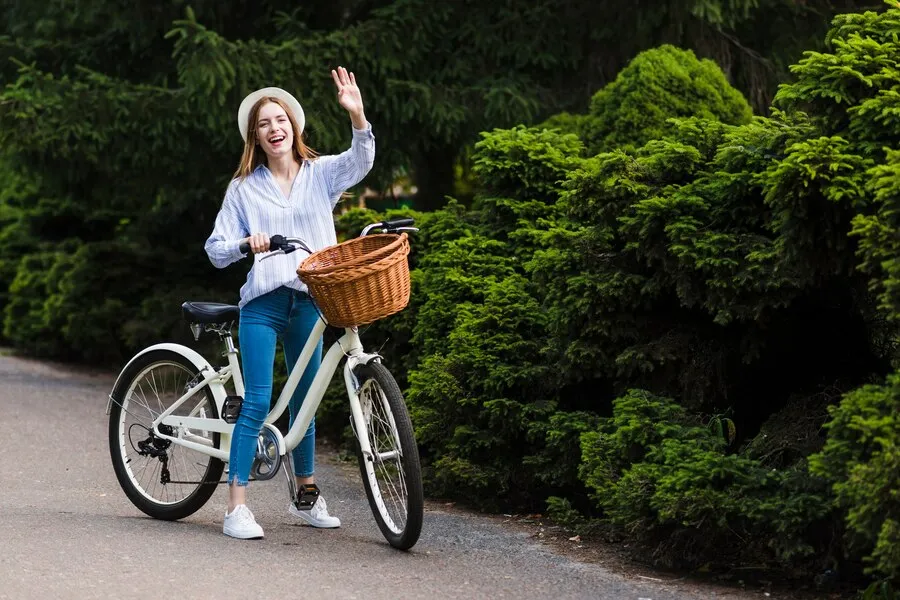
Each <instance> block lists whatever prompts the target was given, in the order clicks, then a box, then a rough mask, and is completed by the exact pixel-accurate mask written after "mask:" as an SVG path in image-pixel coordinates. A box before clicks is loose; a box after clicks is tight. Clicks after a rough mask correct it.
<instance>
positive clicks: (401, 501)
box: [354, 363, 424, 550]
mask: <svg viewBox="0 0 900 600" xmlns="http://www.w3.org/2000/svg"><path fill="white" fill-rule="evenodd" d="M354 374H355V375H356V377H357V380H358V381H359V385H360V388H359V396H360V404H362V405H363V414H364V416H365V417H366V421H367V426H368V430H369V440H370V443H371V444H372V446H373V447H372V451H373V454H374V453H377V452H379V451H383V450H388V452H390V451H391V450H390V449H389V448H387V447H386V446H391V447H392V448H394V450H396V442H397V441H399V446H400V448H399V450H400V452H399V453H396V452H394V454H395V456H393V457H391V458H390V459H388V460H376V459H375V458H374V456H369V457H366V456H363V454H362V452H361V451H360V450H359V448H358V447H357V451H358V452H357V453H358V455H359V470H360V473H361V474H362V480H363V487H364V488H365V490H366V497H368V499H369V507H370V508H371V509H372V514H373V515H374V516H375V521H376V522H377V523H378V528H379V529H381V533H382V534H383V535H384V537H385V539H387V541H388V543H389V544H390V545H391V546H393V547H394V548H398V549H400V550H409V549H410V548H412V547H413V546H414V545H415V543H416V542H417V541H418V540H419V534H420V533H421V532H422V518H423V513H424V495H423V492H422V471H421V467H420V465H419V449H418V446H416V440H415V437H414V435H413V427H412V421H410V419H409V412H408V411H407V410H406V403H405V402H404V401H403V394H401V393H400V388H399V387H398V386H397V382H396V381H395V380H394V377H393V376H392V375H391V374H390V372H389V371H388V370H387V369H386V368H385V367H384V366H383V365H381V364H379V363H369V364H368V365H360V366H359V367H357V368H356V370H355V371H354ZM367 402H368V403H370V405H371V406H374V407H375V408H374V410H373V409H372V408H371V407H369V408H368V409H367V407H366V403H367ZM388 411H389V412H390V414H388ZM379 413H380V414H379ZM373 414H374V415H375V418H373ZM378 416H381V417H382V418H380V419H379V418H377V417H378ZM391 418H392V419H393V423H394V424H395V427H391V426H390V421H391ZM390 429H393V435H392V434H391V432H390V431H389V430H390ZM373 432H374V435H373ZM391 438H393V439H391ZM382 454H386V452H383V453H382ZM397 454H398V455H397ZM392 475H396V476H397V479H398V481H399V482H400V483H399V485H394V486H386V485H385V481H384V480H385V479H386V478H388V477H391V476H392ZM397 487H403V488H405V489H404V490H403V492H404V493H403V494H402V497H398V498H393V499H391V500H390V506H389V505H388V502H386V501H385V500H384V498H383V496H384V492H385V491H386V492H387V493H389V494H391V495H394V493H395V492H399V491H400V490H398V489H397ZM382 488H386V490H385V489H382ZM392 488H393V489H392ZM396 495H398V496H399V495H400V494H399V493H398V494H396Z"/></svg>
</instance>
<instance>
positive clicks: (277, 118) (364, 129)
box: [205, 67, 375, 539]
mask: <svg viewBox="0 0 900 600" xmlns="http://www.w3.org/2000/svg"><path fill="white" fill-rule="evenodd" d="M331 76H332V78H333V79H334V84H335V86H336V87H337V97H338V102H339V103H340V105H341V106H342V107H343V108H344V109H345V110H346V111H347V112H348V113H349V115H350V121H351V124H352V126H353V139H352V143H351V146H350V149H349V150H347V151H345V152H343V153H342V154H339V155H334V156H322V157H318V158H317V157H316V155H315V154H314V153H313V152H312V151H311V150H310V149H309V148H308V147H307V146H306V145H305V144H304V143H303V140H302V139H301V134H302V133H303V126H304V124H305V117H304V114H303V109H302V108H301V107H300V104H299V103H298V102H297V100H296V99H295V98H294V97H293V96H292V95H290V94H289V93H287V92H285V91H284V90H281V89H279V88H263V89H261V90H257V91H256V92H253V93H252V94H250V95H249V96H247V97H246V98H244V100H243V102H241V106H240V109H239V110H238V126H239V128H240V130H241V135H242V136H243V138H244V152H243V155H242V156H241V161H240V165H239V166H238V170H237V172H236V173H235V174H234V179H233V180H232V182H231V183H230V184H229V186H228V189H227V191H226V193H225V200H224V202H223V203H222V208H221V209H220V210H219V214H218V216H217V217H216V223H215V227H214V229H213V232H212V235H210V237H209V239H208V240H207V241H206V246H205V248H206V253H207V254H208V255H209V259H210V261H211V262H212V263H213V265H215V266H216V267H218V268H220V269H221V268H224V267H226V266H228V265H229V264H231V263H233V262H235V261H238V260H240V259H241V258H242V257H243V255H242V254H241V252H240V250H239V249H238V248H239V246H240V245H241V243H243V242H248V243H249V245H250V248H251V250H252V251H253V254H254V263H253V267H252V268H251V269H250V273H249V274H248V275H247V282H246V283H245V284H244V285H243V286H242V287H241V292H240V294H241V298H240V302H239V306H240V309H241V314H240V327H239V335H240V344H241V355H242V363H243V375H244V383H245V397H244V402H243V406H242V408H241V413H240V417H239V418H238V420H237V422H236V423H235V426H234V434H233V436H232V438H231V450H230V455H229V472H228V509H227V511H226V513H225V522H224V525H223V532H224V533H225V534H226V535H229V536H231V537H236V538H240V539H252V538H261V537H263V529H262V527H260V526H259V525H258V524H257V523H256V519H255V518H254V516H253V513H252V512H250V509H249V508H247V505H246V489H247V482H248V478H249V476H250V467H251V465H252V463H253V459H254V457H255V456H256V443H257V437H258V436H259V432H260V430H261V429H262V425H263V421H264V420H265V417H266V414H267V412H268V410H269V402H270V398H271V396H272V369H273V365H274V361H275V345H276V341H277V340H278V339H281V340H282V341H283V344H284V354H285V360H286V362H287V367H288V370H290V369H291V368H293V366H294V364H295V362H296V360H297V358H298V357H299V356H300V352H301V351H302V349H303V345H304V344H305V343H306V340H307V338H308V336H309V333H310V331H311V330H312V327H313V325H314V324H315V322H316V320H317V318H318V314H317V312H316V309H315V307H314V306H313V304H312V302H311V300H310V298H309V296H308V295H307V293H306V286H305V285H304V284H303V283H302V282H301V281H300V280H299V279H298V278H297V273H296V270H297V267H298V266H299V264H300V262H301V261H302V259H303V258H305V257H306V256H307V255H306V253H305V252H302V251H299V250H298V251H297V252H294V253H292V254H287V255H283V256H281V255H279V256H275V257H273V258H270V259H268V260H265V261H263V262H260V257H259V256H258V255H259V254H260V253H263V252H266V251H268V249H269V235H270V234H272V235H274V234H276V233H277V234H281V235H284V236H286V237H298V238H302V239H303V240H304V241H305V242H306V243H307V244H308V245H309V247H310V248H311V249H312V250H313V251H316V250H320V249H322V248H325V247H327V246H330V245H333V244H335V243H337V236H336V234H335V230H334V220H333V217H332V211H333V209H334V206H335V204H336V203H337V200H338V198H340V195H341V193H342V192H343V191H345V190H346V189H347V188H349V187H351V186H353V185H355V184H357V183H359V182H360V181H361V180H362V179H363V177H365V175H366V174H367V173H368V172H369V170H370V169H371V168H372V163H373V161H374V159H375V138H374V136H373V135H372V126H371V124H369V123H368V121H366V117H365V113H364V112H363V102H362V96H361V95H360V92H359V87H357V85H356V78H355V77H354V75H353V73H348V72H347V70H346V69H344V68H343V67H338V69H337V70H336V71H334V70H332V71H331ZM321 357H322V340H321V339H320V340H319V346H318V348H317V350H316V352H315V354H314V356H313V358H312V360H311V361H310V364H309V366H308V367H307V369H306V371H305V372H304V374H303V377H302V378H301V379H300V383H299V385H298V386H297V390H296V391H295V393H294V395H293V397H292V398H291V402H290V414H291V424H293V422H294V419H295V417H296V415H297V412H298V411H299V409H300V404H301V403H302V401H303V398H304V396H305V395H306V392H307V390H308V389H309V386H310V384H311V383H312V380H313V377H314V376H315V373H316V370H317V369H318V367H319V364H320V363H321ZM293 459H294V460H293V462H294V474H295V476H296V480H297V487H298V489H299V490H302V491H304V492H305V493H306V494H307V495H306V496H305V497H306V498H309V497H312V498H315V497H316V495H317V494H318V488H317V487H316V486H315V474H314V473H315V419H313V422H312V423H310V426H309V429H308V430H307V432H306V435H305V436H304V438H303V440H302V441H301V442H300V444H299V445H298V446H297V448H295V449H294V451H293ZM304 509H305V510H304ZM289 511H290V513H291V514H293V515H295V516H297V517H299V518H301V519H303V520H305V521H307V522H308V523H310V524H311V525H313V526H315V527H339V526H340V524H341V522H340V520H338V519H337V518H336V517H333V516H331V515H329V514H328V509H327V506H326V504H325V499H324V498H322V497H321V496H318V498H317V499H316V500H315V503H314V504H313V506H312V508H311V509H309V507H308V506H303V505H301V504H300V503H299V502H298V499H296V498H295V499H294V501H293V502H292V503H291V505H290V507H289Z"/></svg>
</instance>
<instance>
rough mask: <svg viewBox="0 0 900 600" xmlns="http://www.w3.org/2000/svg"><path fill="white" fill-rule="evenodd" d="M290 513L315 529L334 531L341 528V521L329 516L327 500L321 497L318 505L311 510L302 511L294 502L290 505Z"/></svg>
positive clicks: (314, 505)
mask: <svg viewBox="0 0 900 600" xmlns="http://www.w3.org/2000/svg"><path fill="white" fill-rule="evenodd" d="M288 511H290V513H291V514H292V515H294V516H295V517H300V518H301V519H303V520H304V521H306V522H307V523H309V524H310V525H312V526H313V527H322V528H324V529H333V528H335V527H340V526H341V520H340V519H338V518H337V517H332V516H331V515H329V514H328V506H327V505H326V504H325V498H323V497H322V496H319V498H318V499H317V500H316V503H315V504H313V506H312V508H311V509H309V510H300V509H299V508H297V507H296V506H295V505H294V503H293V502H291V503H290V505H288Z"/></svg>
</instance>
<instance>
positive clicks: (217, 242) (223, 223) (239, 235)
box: [203, 182, 250, 269]
mask: <svg viewBox="0 0 900 600" xmlns="http://www.w3.org/2000/svg"><path fill="white" fill-rule="evenodd" d="M237 196H238V195H237V191H236V186H235V185H234V182H232V185H229V186H228V191H227V192H226V193H225V201H224V202H222V208H220V209H219V214H218V215H216V223H215V226H214V227H213V232H212V234H211V235H210V236H209V239H207V240H206V244H204V246H203V247H204V249H205V250H206V255H207V256H209V261H210V262H211V263H212V264H213V265H214V266H215V267H216V268H218V269H223V268H225V267H227V266H228V265H230V264H231V263H233V262H237V261H239V260H241V259H242V258H243V257H244V255H243V253H241V251H240V250H239V249H238V247H239V246H240V245H241V240H243V239H244V238H245V237H247V236H249V235H250V232H248V231H247V228H246V226H244V224H243V221H242V220H241V218H240V213H239V210H238V198H237Z"/></svg>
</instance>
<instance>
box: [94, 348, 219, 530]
mask: <svg viewBox="0 0 900 600" xmlns="http://www.w3.org/2000/svg"><path fill="white" fill-rule="evenodd" d="M199 379H200V376H199V375H198V373H197V369H196V367H195V366H194V364H193V363H192V362H191V361H189V360H188V359H186V358H185V357H183V356H182V355H180V354H178V353H177V352H173V351H171V350H154V351H152V352H148V353H147V354H144V355H143V356H140V357H138V358H137V359H136V360H134V362H132V363H131V364H130V365H128V367H126V369H125V371H123V372H122V374H121V376H120V377H119V381H118V382H117V384H116V387H115V389H114V390H113V392H112V398H113V402H112V407H111V410H110V413H109V453H110V457H111V458H112V464H113V470H114V471H115V473H116V478H117V479H118V480H119V485H121V486H122V490H123V491H124V492H125V495H126V496H128V499H129V500H131V502H132V503H133V504H134V505H135V506H136V507H138V508H139V509H140V510H141V511H143V512H144V513H146V514H147V515H149V516H151V517H153V518H155V519H163V520H166V521H174V520H177V519H183V518H185V517H187V516H189V515H192V514H194V513H195V512H197V511H198V510H199V509H200V508H201V507H202V506H203V505H204V504H206V502H207V501H208V500H209V499H210V497H211V496H212V495H213V493H214V492H215V491H216V484H218V482H219V479H220V478H221V476H222V471H223V470H224V468H225V463H223V462H222V461H221V460H219V459H217V458H213V457H211V456H209V455H206V454H203V453H201V452H197V451H194V450H189V449H187V448H185V447H183V446H179V445H176V444H170V443H167V442H166V441H165V440H161V439H160V438H158V437H156V436H152V435H151V433H150V430H149V424H150V423H151V422H152V420H153V417H152V416H151V414H152V413H153V412H155V413H156V414H157V415H158V414H159V413H160V412H162V409H163V408H168V407H169V406H171V404H172V403H173V402H174V400H176V399H178V398H179V397H180V396H181V395H182V394H184V392H185V390H186V389H189V388H188V386H189V385H190V383H191V382H196V381H198V380H199ZM170 381H171V386H172V389H171V390H168V386H169V382H170ZM167 392H169V393H167ZM195 399H196V401H194V400H195ZM192 409H194V410H199V411H202V413H201V414H203V415H204V416H206V417H207V418H218V416H219V415H218V411H217V409H216V403H215V401H214V398H213V394H212V392H211V391H210V389H209V387H207V388H205V389H204V390H201V391H200V392H198V393H197V394H196V395H195V396H194V397H192V398H191V399H190V400H189V401H188V402H186V403H185V405H183V406H181V407H179V409H178V410H177V411H176V414H188V412H190V410H192ZM184 411H187V412H184ZM129 422H130V423H131V425H128V423H129ZM203 433H205V434H206V436H205V439H208V440H209V441H210V443H211V444H212V446H213V447H215V448H218V447H219V443H220V435H219V434H218V433H215V432H203ZM154 438H155V440H156V441H154ZM139 443H143V444H145V445H146V444H148V443H149V444H151V445H153V448H154V451H155V452H157V454H159V455H162V454H164V455H165V459H166V463H164V462H163V459H162V456H156V457H154V456H150V455H147V454H145V453H141V452H140V451H139V449H138V444H139ZM164 464H165V465H166V466H167V468H168V469H169V472H170V479H171V481H170V482H169V483H163V482H162V472H163V465H164ZM173 471H174V473H172V472H173ZM183 471H186V472H183ZM188 480H189V481H191V482H192V483H190V484H184V483H179V482H180V481H188ZM193 482H196V483H193Z"/></svg>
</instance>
